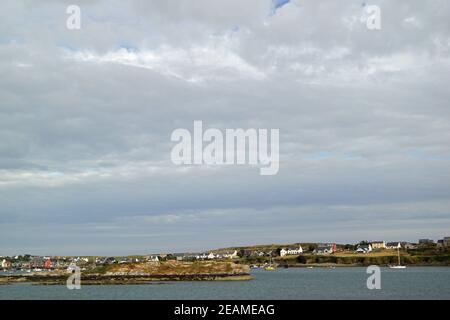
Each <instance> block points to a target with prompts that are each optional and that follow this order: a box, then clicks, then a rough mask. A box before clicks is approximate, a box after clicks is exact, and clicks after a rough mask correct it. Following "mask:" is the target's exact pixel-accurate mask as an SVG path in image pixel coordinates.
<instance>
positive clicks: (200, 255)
mask: <svg viewBox="0 0 450 320" xmlns="http://www.w3.org/2000/svg"><path fill="white" fill-rule="evenodd" d="M195 258H196V259H207V258H208V255H207V254H206V253H200V254H198V255H196V256H195Z"/></svg>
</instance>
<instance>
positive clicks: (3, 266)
mask: <svg viewBox="0 0 450 320" xmlns="http://www.w3.org/2000/svg"><path fill="white" fill-rule="evenodd" d="M2 268H3V269H8V268H11V262H9V261H8V260H6V259H3V261H2Z"/></svg>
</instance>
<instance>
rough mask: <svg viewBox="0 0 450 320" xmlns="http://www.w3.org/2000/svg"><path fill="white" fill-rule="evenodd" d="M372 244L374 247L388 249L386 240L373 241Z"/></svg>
mask: <svg viewBox="0 0 450 320" xmlns="http://www.w3.org/2000/svg"><path fill="white" fill-rule="evenodd" d="M370 245H371V246H372V249H386V241H372V242H370Z"/></svg>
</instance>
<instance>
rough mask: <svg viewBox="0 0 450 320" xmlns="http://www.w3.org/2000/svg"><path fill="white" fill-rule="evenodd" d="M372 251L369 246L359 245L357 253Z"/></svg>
mask: <svg viewBox="0 0 450 320" xmlns="http://www.w3.org/2000/svg"><path fill="white" fill-rule="evenodd" d="M371 251H372V246H371V245H370V243H369V244H358V247H357V248H356V252H357V253H369V252H371Z"/></svg>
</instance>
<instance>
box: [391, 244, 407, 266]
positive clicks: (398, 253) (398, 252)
mask: <svg viewBox="0 0 450 320" xmlns="http://www.w3.org/2000/svg"><path fill="white" fill-rule="evenodd" d="M397 255H398V265H396V266H389V268H391V269H406V266H402V264H401V263H400V247H398V248H397Z"/></svg>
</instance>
